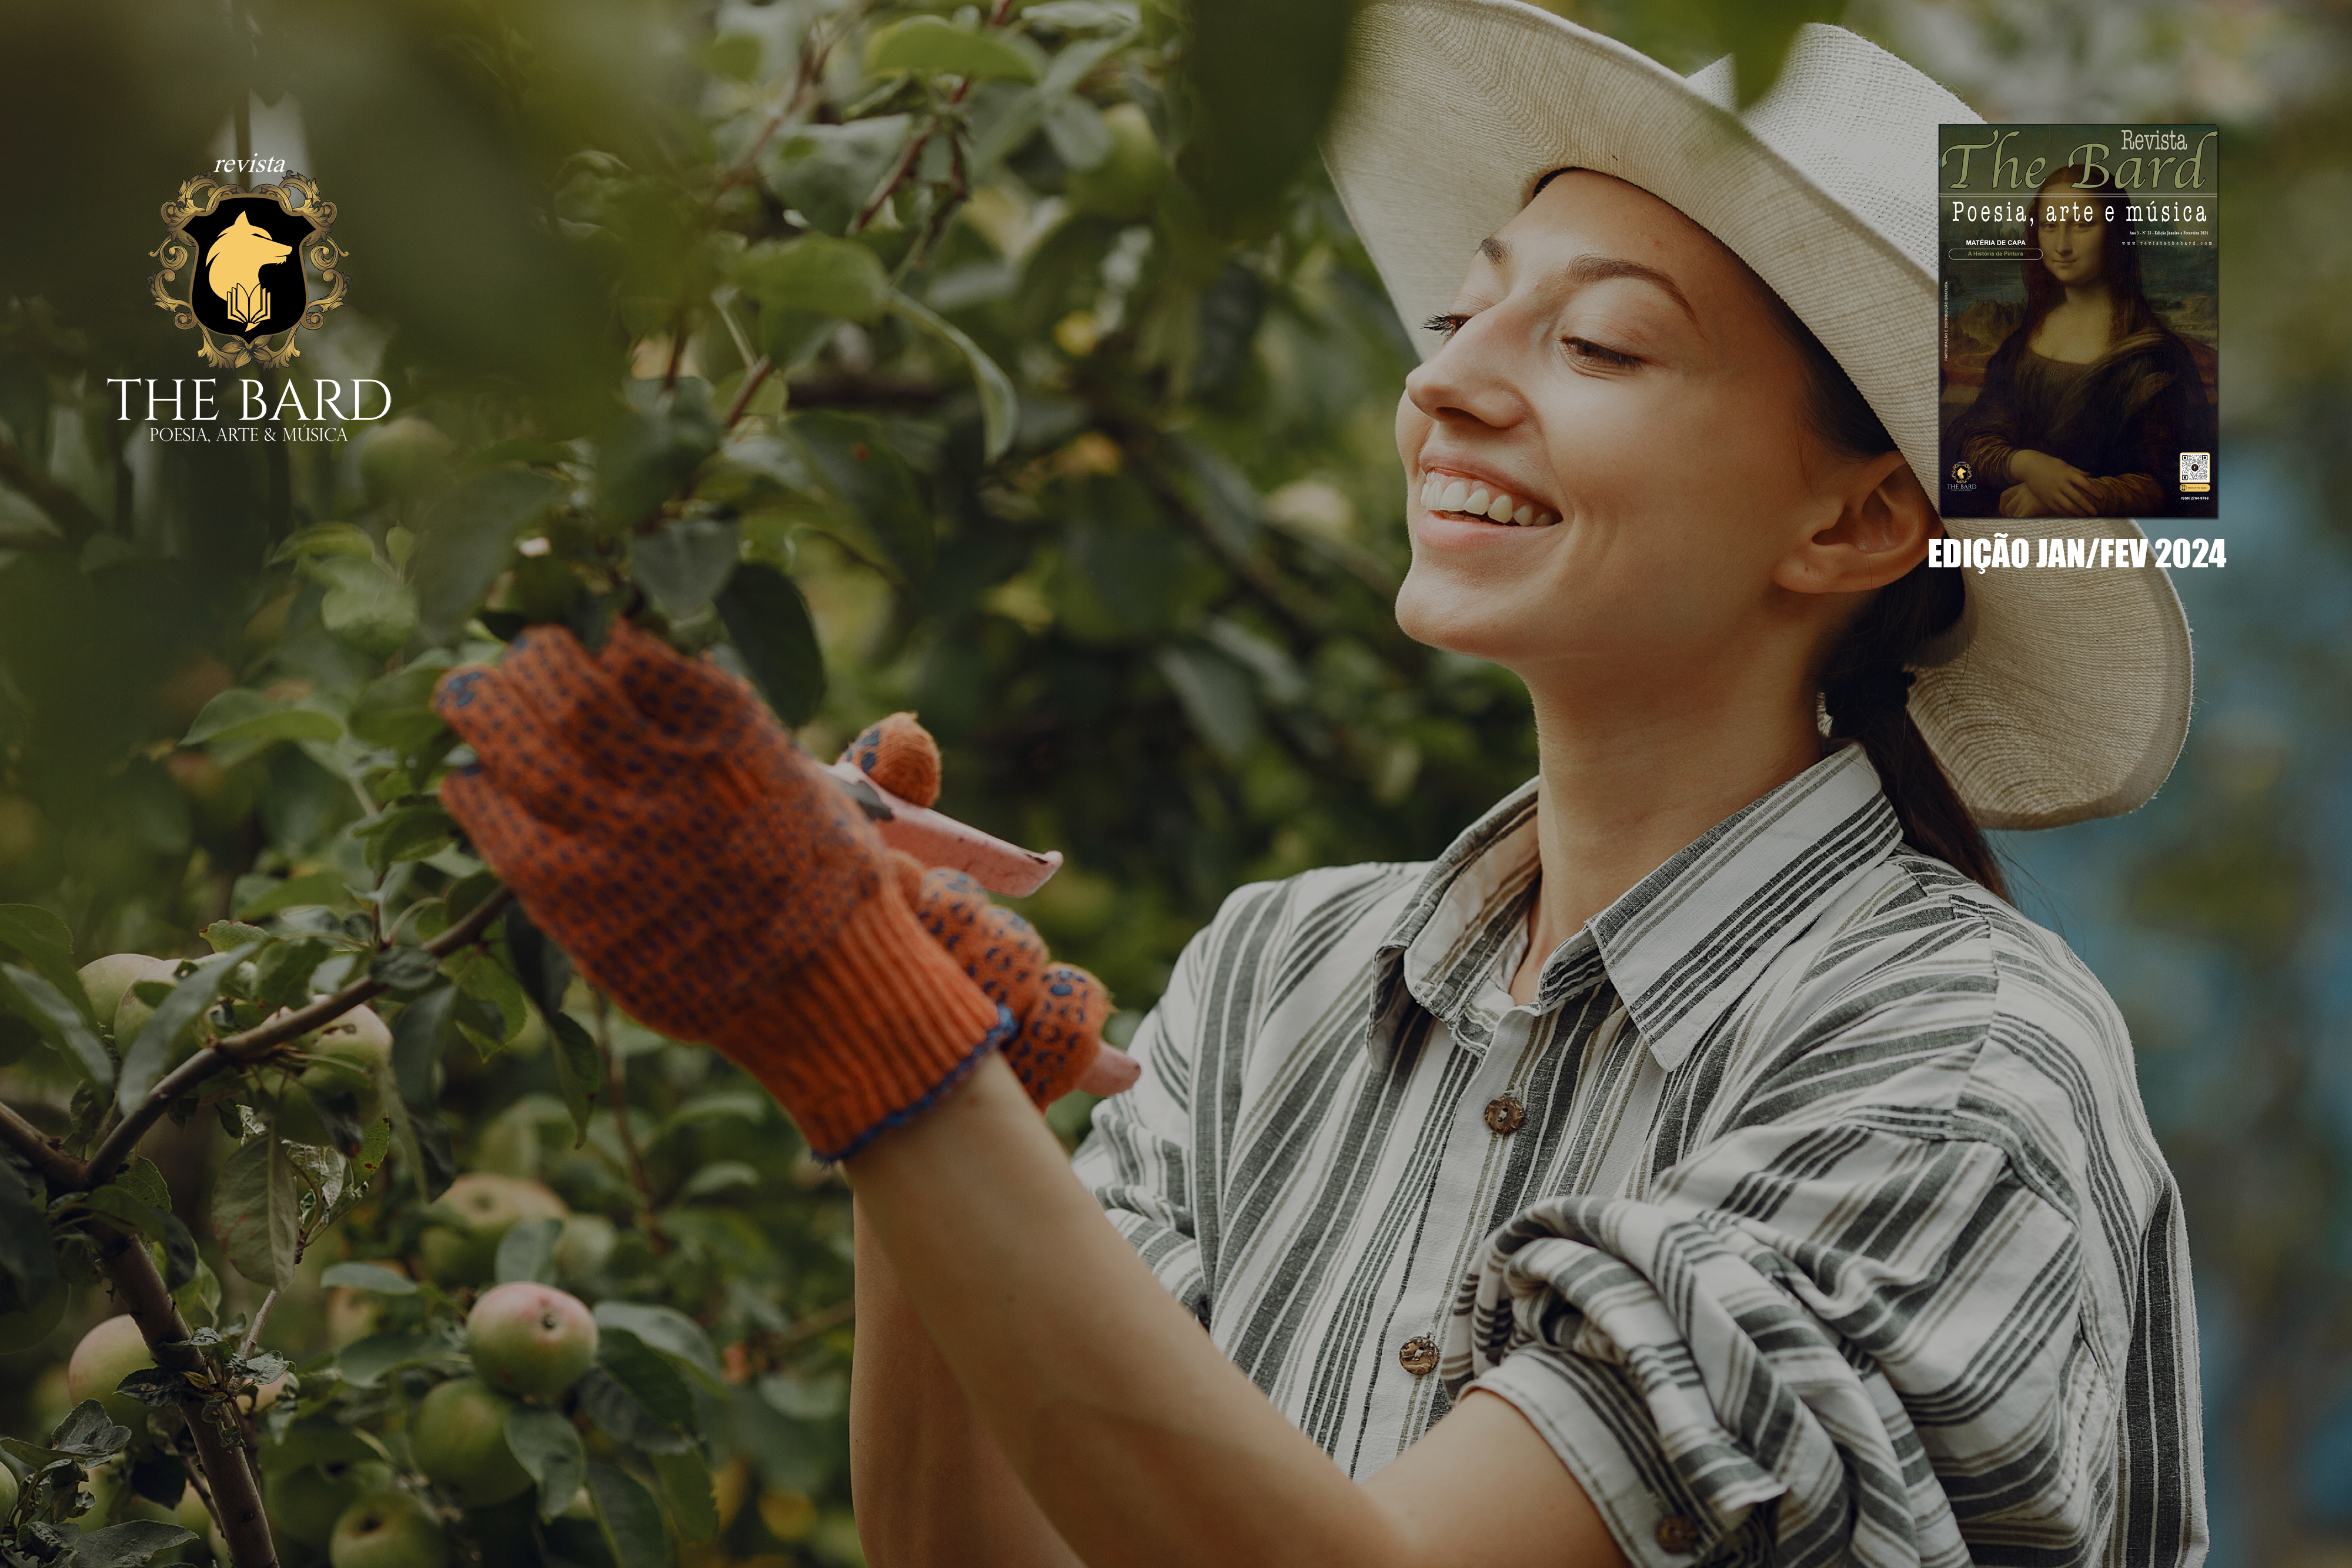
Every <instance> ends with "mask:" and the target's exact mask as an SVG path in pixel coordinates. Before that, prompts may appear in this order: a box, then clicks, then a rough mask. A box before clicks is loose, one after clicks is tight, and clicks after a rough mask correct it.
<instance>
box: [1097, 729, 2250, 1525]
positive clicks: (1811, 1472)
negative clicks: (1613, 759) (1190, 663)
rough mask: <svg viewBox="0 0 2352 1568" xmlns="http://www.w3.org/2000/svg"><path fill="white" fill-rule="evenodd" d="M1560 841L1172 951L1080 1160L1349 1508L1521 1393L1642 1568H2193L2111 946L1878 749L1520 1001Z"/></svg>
mask: <svg viewBox="0 0 2352 1568" xmlns="http://www.w3.org/2000/svg"><path fill="white" fill-rule="evenodd" d="M1535 814H1536V796H1535V787H1534V785H1533V784H1532V783H1530V784H1529V785H1528V786H1526V787H1523V788H1522V789H1519V790H1517V791H1516V792H1515V793H1513V794H1512V795H1511V796H1510V797H1509V798H1508V799H1507V800H1504V801H1503V802H1502V803H1501V804H1500V805H1498V806H1497V807H1496V808H1495V809H1494V810H1492V811H1490V812H1489V813H1487V815H1486V817H1484V818H1483V819H1481V820H1480V821H1478V822H1477V823H1476V824H1475V825H1474V826H1473V827H1471V828H1470V829H1469V830H1468V831H1466V832H1465V833H1464V834H1463V835H1462V836H1461V838H1460V839H1458V840H1457V841H1455V842H1454V845H1453V846H1452V847H1451V848H1450V849H1448V850H1447V851H1446V852H1444V854H1443V855H1441V856H1439V857H1438V858H1437V859H1436V860H1435V861H1433V862H1428V863H1426V864H1415V865H1394V864H1380V865H1360V866H1349V867H1342V868H1332V869H1327V870H1321V871H1314V872H1308V873H1304V874H1302V875H1299V876H1295V877H1292V878H1290V879H1289V880H1287V881H1286V882H1280V883H1261V884H1256V885H1253V886H1248V887H1244V888H1243V889H1241V890H1240V891H1239V892H1237V893H1235V894H1233V896H1232V897H1231V898H1230V899H1228V900H1227V901H1226V903H1225V904H1224V906H1223V909H1222V910H1221V911H1220V912H1219V914H1218V915H1217V917H1216V919H1215V921H1214V922H1213V924H1211V925H1210V926H1209V927H1208V928H1207V929H1206V930H1204V931H1202V933H1201V934H1200V935H1199V936H1196V937H1194V938H1193V940H1192V944H1191V945H1190V946H1188V947H1187V948H1186V949H1185V951H1184V954H1183V956H1182V957H1181V960H1180V962H1179V964H1178V967H1177V971H1176V974H1175V976H1174V977H1173V978H1172V980H1171V985H1170V988H1169V990H1168V993H1167V995H1166V996H1165V997H1164V998H1162V1000H1161V1002H1160V1006H1159V1008H1158V1009H1156V1010H1155V1011H1154V1012H1153V1013H1152V1015H1151V1016H1150V1019H1148V1020H1147V1021H1146V1022H1145V1024H1144V1025H1143V1027H1142V1029H1141V1030H1139V1031H1138V1034H1137V1036H1136V1039H1135V1041H1134V1044H1133V1047H1132V1049H1133V1050H1134V1051H1136V1053H1137V1054H1138V1055H1139V1057H1140V1058H1141V1059H1142V1061H1143V1064H1144V1073H1143V1078H1142V1081H1141V1082H1140V1083H1139V1084H1138V1085H1137V1087H1136V1088H1135V1089H1133V1090H1132V1091H1130V1092H1128V1093H1127V1094H1124V1095H1121V1096H1118V1098H1116V1099H1112V1100H1109V1101H1106V1102H1104V1103H1102V1104H1101V1105H1099V1106H1098V1107H1097V1109H1096V1112H1095V1123H1094V1131H1093V1133H1092V1134H1091V1135H1090V1136H1089V1137H1088V1139H1087V1142H1086V1144H1085V1145H1083V1146H1081V1148H1080V1149H1079V1151H1078V1154H1077V1155H1076V1169H1077V1171H1078V1174H1079V1176H1080V1177H1081V1178H1082V1179H1083V1180H1084V1181H1085V1182H1086V1183H1087V1186H1089V1187H1090V1188H1091V1189H1092V1190H1093V1192H1094V1193H1095V1195H1096V1197H1097V1199H1098V1201H1100V1202H1101V1204H1102V1205H1103V1207H1104V1208H1105V1210H1106V1211H1107V1212H1108V1214H1109V1215H1110V1216H1111V1218H1112V1219H1113V1220H1114V1222H1115V1223H1116V1224H1117V1225H1118V1228H1119V1229H1120V1230H1121V1231H1122V1232H1123V1233H1124V1234H1125V1235H1126V1236H1127V1237H1128V1238H1129V1240H1130V1241H1131V1242H1132V1243H1133V1244H1134V1246H1135V1247H1136V1248H1137V1249H1139V1251H1140V1252H1141V1253H1142V1255H1143V1257H1144V1259H1145V1260H1147V1261H1148V1262H1149V1263H1150V1265H1151V1267H1152V1268H1153V1270H1155V1271H1156V1272H1157V1273H1158V1275H1159V1277H1160V1280H1161V1281H1162V1282H1163V1283H1164V1284H1165V1285H1166V1286H1167V1288H1168V1289H1169V1291H1171V1292H1172V1293H1173V1294H1174V1295H1175V1296H1177V1298H1178V1299H1180V1300H1181V1301H1184V1302H1185V1303H1186V1304H1187V1305H1189V1306H1190V1307H1191V1308H1192V1310H1193V1312H1195V1313H1196V1314H1197V1315H1198V1316H1199V1317H1200V1319H1201V1321H1202V1323H1203V1324H1204V1325H1205V1326H1206V1327H1207V1329H1208V1331H1209V1333H1210V1334H1211V1335H1212V1336H1213V1339H1214V1340H1215V1342H1216V1343H1217V1345H1218V1347H1219V1348H1220V1349H1221V1350H1222V1351H1223V1353H1224V1354H1226V1355H1227V1356H1229V1357H1230V1358H1231V1359H1232V1360H1233V1361H1234V1363H1235V1364H1237V1365H1239V1366H1240V1367H1241V1368H1242V1369H1243V1370H1244V1371H1245V1372H1247V1373H1248V1374H1249V1375H1250V1376H1251V1377H1252V1378H1253V1379H1255V1381H1256V1383H1257V1385H1259V1386H1260V1387H1261V1388H1263V1389H1264V1390H1265V1393H1266V1395H1267V1396H1268V1397H1270V1398H1271V1399H1272V1400H1273V1401H1274V1403H1275V1404H1276V1406H1277V1407H1279V1408H1280V1409H1281V1411H1282V1412H1283V1414H1284V1415H1285V1416H1287V1417H1288V1418H1289V1419H1290V1420H1291V1421H1293V1422H1295V1423H1296V1424H1297V1426H1298V1427H1299V1428H1300V1429H1301V1430H1302V1431H1304V1432H1305V1433H1306V1434H1307V1436H1308V1437H1312V1438H1313V1439H1314V1440H1315V1441H1316V1442H1318V1443H1319V1444H1320V1445H1322V1447H1323V1448H1324V1449H1325V1450H1326V1451H1327V1452H1328V1453H1329V1454H1330V1455H1331V1457H1332V1458H1333V1459H1334V1460H1336V1461H1337V1462H1338V1463H1339V1466H1340V1467H1341V1468H1342V1469H1344V1470H1345V1471H1346V1472H1347V1473H1348V1474H1349V1475H1350V1476H1352V1477H1355V1478H1357V1479H1361V1478H1364V1477H1366V1476H1369V1475H1370V1474H1372V1473H1373V1472H1374V1471H1376V1470H1378V1469H1380V1468H1381V1466H1383V1465H1385V1464H1387V1463H1388V1462H1389V1461H1390V1460H1391V1459H1393V1458H1396V1457H1397V1455H1399V1454H1400V1453H1402V1452H1403V1451H1404V1449H1405V1448H1406V1447H1407V1446H1409V1445H1410V1444H1412V1442H1413V1440H1414V1439H1415V1438H1417V1437H1420V1436H1421V1434H1422V1433H1423V1431H1425V1430H1427V1428H1428V1427H1429V1425H1430V1423H1431V1422H1433V1421H1434V1420H1436V1419H1437V1418H1438V1417H1439V1416H1443V1415H1444V1413H1445V1412H1446V1410H1447V1409H1449V1408H1450V1407H1451V1406H1452V1404H1453V1403H1454V1401H1455V1400H1458V1399H1459V1398H1460V1397H1461V1396H1462V1395H1463V1392H1464V1391H1465V1388H1470V1387H1476V1388H1483V1389H1486V1390H1489V1391H1490V1392H1492V1393H1494V1394H1496V1395H1499V1396H1501V1397H1503V1398H1505V1399H1507V1400H1508V1401H1509V1402H1510V1403H1511V1404H1512V1405H1513V1406H1516V1407H1517V1409H1518V1410H1520V1411H1521V1412H1522V1413H1523V1414H1524V1415H1525V1416H1527V1418H1528V1421H1529V1422H1530V1423H1531V1424H1532V1425H1533V1426H1534V1427H1535V1428H1536V1430H1537V1431H1538V1432H1540V1433H1541V1434H1542V1436H1543V1437H1544V1438H1545V1439H1546V1440H1547V1441H1548V1442H1549V1444H1550V1446H1551V1447H1552V1448H1554V1449H1555V1450H1556V1451H1557V1452H1558V1453H1559V1457H1560V1458H1561V1460H1562V1461H1563V1462H1564V1463H1566V1465H1567V1466H1568V1468H1569V1469H1570V1471H1572V1472H1573V1473H1574V1475H1575V1476H1576V1479H1578V1481H1579V1482H1580V1483H1581V1484H1582V1486H1583V1488H1584V1490H1585V1491H1586V1492H1587V1493H1588V1494H1589V1495H1590V1496H1591V1499H1592V1501H1593V1502H1594V1504H1595V1505H1596V1506H1597V1507H1598V1508H1599V1509H1600V1511H1601V1515H1602V1517H1603V1518H1604V1519H1605V1520H1606V1521H1607V1522H1608V1524H1609V1527H1610V1529H1611V1531H1612V1533H1613V1534H1614V1535H1615V1537H1616V1539H1617V1541H1618V1542H1619V1544H1620V1545H1621V1546H1622V1548H1623V1550H1624V1552H1625V1554H1626V1556H1627V1558H1628V1559H1629V1560H1630V1561H1631V1562H1633V1563H1636V1564H1644V1565H1648V1564H1655V1565H1658V1568H1691V1565H1692V1564H1695V1563H1775V1564H1780V1565H1783V1568H1793V1565H1798V1564H1813V1563H1849V1562H1851V1563H1864V1564H1874V1565H1875V1564H1890V1565H1891V1564H1898V1563H1900V1564H1917V1563H1925V1564H1935V1565H1937V1568H1947V1565H1949V1568H1957V1565H1959V1564H1966V1563H2020V1564H2023V1563H2032V1564H2037V1565H2039V1564H2061V1563H2103V1564H2114V1565H2119V1568H2120V1565H2124V1564H2129V1565H2131V1568H2147V1565H2149V1564H2174V1563H2182V1564H2189V1563H2197V1562H2199V1561H2200V1560H2201V1559H2202V1557H2203V1555H2204V1550H2205V1516H2204V1483H2203V1469H2202V1459H2201V1455H2200V1434H2199V1425H2198V1386H2197V1335H2196V1324H2195V1319H2194V1315H2193V1310H2192V1307H2191V1303H2190V1299H2189V1257H2188V1246H2187V1237H2186V1232H2185V1229H2184V1227H2183V1223H2182V1218H2181V1212H2180V1197H2179V1191H2178V1189H2177V1188H2176V1187H2175V1186H2174V1184H2173V1180H2172V1176H2171V1174H2170V1172H2169V1171H2168V1169H2167V1168H2166V1166H2165V1163H2164V1159H2163V1157H2162V1155H2160V1154H2159V1153H2158V1149H2157V1145H2156V1142H2155V1140H2154V1138H2153V1136H2152V1135H2151V1134H2150V1133H2149V1131H2148V1126H2147V1117H2146V1114H2145V1113H2144V1112H2143V1111H2142V1109H2141V1105H2140V1101H2139V1094H2138V1091H2137V1087H2136V1086H2135V1083H2134V1080H2133V1072H2132V1059H2131V1049H2130V1041H2129V1039H2128V1037H2127V1035H2126V1031H2125V1028H2124V1023H2123V1020H2122V1019H2121V1017H2120V1016H2119V1015H2118V1014H2117V1012H2116V1008H2115V1005H2114V1004H2113V1002H2111V1001H2110V1000H2109V999H2108V998H2107V995H2106V993H2105V990H2103V989H2102V988H2100V986H2099V983H2098V981H2097V980H2095V978H2093V977H2092V976H2091V974H2090V972H2089V970H2087V969H2086V968H2085V967H2084V966H2083V964H2082V962H2081V961H2080V960H2079V959H2077V958H2076V957H2075V956H2074V954H2073V953H2072V952H2071V951H2069V950H2068V948H2067V947H2066V946H2065V944H2064V943H2063V942H2062V941H2060V940H2059V939H2058V938H2057V937H2056V936H2053V935H2052V934H2051V933H2050V932H2048V931H2045V930H2043V929H2042V928H2041V927H2040V926H2038V925H2033V924H2032V922H2030V921H2028V920H2026V919H2024V918H2023V917H2021V915H2018V913H2017V912H2016V911H2015V910H2013V909H2011V907H2010V906H2009V905H2008V904H2004V903H2002V902H2000V900H1999V899H1997V898H1995V897H1994V896H1993V895H1992V894H1990V893H1988V892H1987V891H1986V890H1985V889H1984V888H1982V887H1981V886H1979V885H1978V884H1977V883H1974V882H1971V881H1969V880H1968V879H1967V878H1965V877H1963V876H1961V875H1960V874H1959V873H1957V872H1956V871H1954V870H1953V869H1952V868H1951V867H1950V866H1948V865H1947V864H1945V863H1944V862H1941V861H1937V860H1935V859H1932V858H1930V857H1928V856H1927V855H1924V854H1921V853H1920V852H1917V851H1916V850H1914V849H1912V848H1910V847H1908V846H1906V844H1904V843H1903V842H1902V841H1901V829H1900V827H1899V826H1898V824H1897V822H1896V820H1895V813H1894V811H1893V810H1892V808H1891V807H1889V805H1888V804H1887V801H1886V799H1885V795H1884V793H1883V792H1882V791H1881V789H1880V788H1879V784H1878V779H1877V775H1876V773H1875V772H1874V770H1873V769H1872V768H1871V766H1870V763H1869V761H1868V759H1867V758H1865V757H1864V753H1863V752H1862V750H1861V749H1860V748H1859V747H1851V746H1849V747H1842V748H1841V749H1839V750H1837V751H1835V752H1833V753H1832V754H1831V755H1830V756H1829V757H1827V758H1824V759H1823V760H1822V762H1821V763H1819V764H1818V765H1816V766H1815V767H1813V768H1810V769H1808V770H1807V771H1806V772H1804V773H1803V774H1801V775H1800V776H1799V777H1798V778H1796V779H1792V780H1790V782H1789V783H1787V784H1785V785H1783V786H1781V787H1780V789H1775V790H1774V791H1772V792H1771V793H1770V794H1769V795H1767V796H1765V797H1764V798H1763V799H1761V800H1758V801H1756V802H1754V803H1753V804H1751V805H1749V806H1748V807H1747V808H1745V809H1744V810H1741V811H1739V812H1738V814H1737V815H1735V816H1733V817H1731V818H1730V819H1729V820H1727V821H1724V822H1723V823H1721V824H1719V825H1718V826H1717V827H1716V828H1715V829H1713V830H1712V831H1709V832H1708V833H1707V834H1706V836H1705V837H1703V838H1701V839H1700V840H1699V841H1697V842H1696V843H1694V844H1692V845H1691V846H1690V847H1689V848H1687V849H1685V850H1684V851H1683V852H1681V853H1679V854H1677V855H1675V857H1674V858H1673V859H1672V860H1670V861H1668V862H1666V863H1665V864H1664V865H1662V866H1660V867H1659V868H1658V869H1657V870H1656V871H1655V872H1654V873H1651V874H1650V875H1649V876H1648V877H1646V878H1644V879H1643V881H1642V882H1641V883H1640V884H1639V885H1637V886H1635V887H1634V888H1633V890H1632V891H1630V892H1628V893H1627V894H1624V896H1623V897H1622V898H1620V899H1618V900H1617V901H1616V902H1615V903H1614V904H1611V905H1610V906H1609V907H1608V908H1607V909H1606V910H1604V911H1602V912H1601V914H1600V915H1595V916H1594V917H1593V918H1592V919H1591V921H1590V922H1588V923H1587V925H1585V927H1584V928H1583V929H1582V930H1581V931H1580V932H1579V933H1578V934H1577V935H1576V936H1574V937H1572V938H1571V939H1570V940H1569V941H1568V942H1566V943H1564V944H1562V945H1561V946H1559V949H1558V950H1556V951H1555V952H1553V953H1552V954H1551V955H1550V956H1549V958H1548V959H1547V960H1546V961H1545V963H1544V965H1543V967H1542V969H1541V971H1540V976H1539V978H1538V990H1537V995H1536V998H1535V1000H1534V1001H1533V1002H1532V1003H1531V1004H1528V1005H1525V1006H1520V1005H1516V1004H1514V1003H1513V1001H1512V1000H1511V998H1510V997H1509V995H1508V994H1507V991H1506V990H1505V989H1504V986H1505V985H1506V984H1507V979H1508V977H1510V976H1511V975H1512V974H1514V973H1515V972H1516V971H1517V967H1518V964H1519V961H1520V959H1521V957H1522V956H1524V954H1525V952H1526V944H1527V942H1528V915H1529V912H1530V909H1531V907H1532V905H1533V903H1534V900H1535V897H1536V880H1537V871H1538V864H1537V851H1536V841H1535ZM1515 1106H1516V1107H1517V1111H1515V1109H1514V1107H1515Z"/></svg>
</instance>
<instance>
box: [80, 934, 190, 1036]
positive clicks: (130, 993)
mask: <svg viewBox="0 0 2352 1568" xmlns="http://www.w3.org/2000/svg"><path fill="white" fill-rule="evenodd" d="M103 962H105V960H104V959H100V963H103ZM147 962H148V966H149V967H148V968H147V971H146V972H145V973H144V974H140V975H133V976H131V979H130V981H128V982H126V983H125V984H124V986H123V988H122V993H121V995H122V999H121V1001H120V1002H118V1003H117V1004H116V1005H115V1009H114V1045H115V1049H116V1050H118V1051H129V1050H130V1049H131V1042H132V1041H133V1040H137V1039H138V1038H139V1031H140V1030H142V1029H145V1028H146V1027H147V1020H148V1019H151V1018H152V1017H154V1016H155V1009H153V1008H152V1007H150V1006H149V1005H148V1004H147V1003H145V1002H143V1001H142V1000H140V999H139V993H138V992H137V991H136V990H135V989H133V986H135V985H136V984H137V983H138V982H140V981H142V980H159V981H161V982H163V984H164V985H167V986H168V985H171V984H173V972H174V971H176V970H177V969H178V968H179V967H180V960H178V959H177V958H150V959H149V960H147ZM87 988H88V987H87V985H85V986H84V989H87ZM91 999H92V1001H95V1000H96V999H97V998H91ZM197 1021H198V1020H196V1019H189V1020H188V1023H187V1027H186V1028H184V1029H183V1030H181V1031H180V1037H179V1039H177V1040H173V1042H172V1043H173V1053H172V1054H173V1058H174V1060H176V1059H177V1058H178V1056H179V1055H180V1053H181V1051H184V1050H186V1048H187V1047H188V1046H189V1045H191V1044H193V1043H194V1040H195V1038H196V1024H197Z"/></svg>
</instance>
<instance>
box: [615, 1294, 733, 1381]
mask: <svg viewBox="0 0 2352 1568" xmlns="http://www.w3.org/2000/svg"><path fill="white" fill-rule="evenodd" d="M596 1328H597V1331H598V1332H599V1333H609V1332H612V1331H614V1330H618V1331H620V1332H621V1333H628V1334H634V1335H635V1337H636V1338H637V1339H639V1340H641V1341H643V1342H644V1343H646V1344H648V1345H651V1346H652V1347H653V1348H654V1349H656V1350H657V1351H660V1352H661V1353H662V1354H665V1355H668V1356H671V1357H674V1358H675V1359H677V1360H678V1361H682V1362H684V1363H685V1364H687V1365H688V1366H689V1367H691V1368H693V1369H694V1371H695V1372H696V1373H697V1374H698V1375H700V1376H701V1377H702V1378H703V1379H704V1380H705V1381H707V1382H709V1384H710V1385H712V1386H713V1387H714V1388H716V1387H717V1386H719V1384H720V1383H721V1382H722V1379H721V1377H720V1375H719V1352H718V1351H717V1350H716V1349H714V1348H713V1347H712V1345H711V1343H710V1336H709V1334H708V1333H704V1332H703V1328H702V1325H701V1324H700V1323H698V1322H695V1321H694V1320H693V1319H692V1318H690V1317H688V1316H687V1315H686V1314H685V1313H684V1312H679V1311H678V1310H677V1308H676V1307H663V1306H656V1305H653V1304H652V1303H650V1302H640V1301H600V1302H598V1303H597V1304H596Z"/></svg>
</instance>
